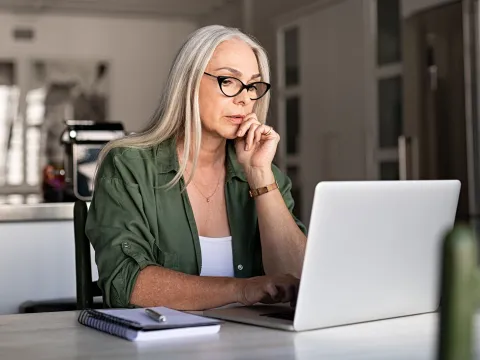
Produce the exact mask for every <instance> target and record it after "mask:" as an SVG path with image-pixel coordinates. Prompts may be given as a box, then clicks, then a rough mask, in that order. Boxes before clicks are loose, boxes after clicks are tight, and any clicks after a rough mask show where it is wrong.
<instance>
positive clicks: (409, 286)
mask: <svg viewBox="0 0 480 360" xmlns="http://www.w3.org/2000/svg"><path fill="white" fill-rule="evenodd" d="M459 193H460V182H459V181H457V180H432V181H426V180H425V181H345V182H320V183H319V184H317V186H316V188H315V194H314V199H313V206H312V212H311V218H310V225H309V232H308V240H307V247H306V251H305V258H304V263H303V269H302V276H301V279H300V287H299V290H298V297H297V303H296V307H295V309H292V308H290V307H289V306H288V305H286V304H285V305H260V304H259V305H253V306H233V307H225V308H216V309H211V310H207V311H204V312H203V314H204V315H205V316H209V317H213V318H218V319H223V320H228V321H236V322H241V323H248V324H253V325H259V326H265V327H271V328H278V329H283V330H289V331H304V330H312V329H320V328H325V327H332V326H340V325H347V324H355V323H360V322H366V321H374V320H381V319H388V318H394V317H401V316H409V315H416V314H423V313H429V312H434V311H436V310H437V309H438V306H439V300H440V273H441V271H440V270H441V269H440V266H441V249H442V243H443V237H444V235H445V233H446V232H447V231H448V230H450V229H451V228H452V227H453V225H454V221H455V214H456V210H457V205H458V198H459Z"/></svg>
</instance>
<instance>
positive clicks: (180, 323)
mask: <svg viewBox="0 0 480 360" xmlns="http://www.w3.org/2000/svg"><path fill="white" fill-rule="evenodd" d="M150 309H153V310H155V311H157V312H159V313H161V314H162V315H164V316H165V317H166V321H164V322H158V321H155V320H153V319H152V318H150V317H149V316H148V315H147V314H146V313H145V309H143V308H138V309H101V310H97V309H86V310H82V311H81V312H80V315H79V317H78V322H79V323H80V324H82V325H85V326H88V327H91V328H94V329H96V330H100V331H103V332H105V333H108V334H111V335H115V336H118V337H121V338H124V339H127V340H130V341H144V340H157V339H170V338H174V337H183V336H199V335H208V334H215V333H217V332H218V331H219V330H220V324H221V323H222V322H221V321H219V320H215V319H209V318H206V317H203V316H198V315H193V314H188V313H184V312H181V311H177V310H172V309H169V308H165V307H152V308H150Z"/></svg>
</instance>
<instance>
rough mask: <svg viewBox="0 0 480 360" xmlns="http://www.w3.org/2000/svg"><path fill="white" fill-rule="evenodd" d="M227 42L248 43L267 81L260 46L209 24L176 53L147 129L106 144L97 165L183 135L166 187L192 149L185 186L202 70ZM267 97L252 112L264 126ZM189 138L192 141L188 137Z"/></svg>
mask: <svg viewBox="0 0 480 360" xmlns="http://www.w3.org/2000/svg"><path fill="white" fill-rule="evenodd" d="M230 39H240V40H242V41H244V42H245V43H246V44H248V45H249V46H250V47H251V48H252V50H253V51H254V53H255V56H256V57H257V61H258V66H259V70H260V74H261V76H262V80H263V81H265V82H269V81H270V69H269V64H268V58H267V54H266V52H265V50H264V49H263V48H262V46H261V45H260V44H259V43H258V42H257V41H255V40H254V39H253V38H252V37H250V36H248V35H246V34H244V33H242V32H241V31H240V30H238V29H235V28H228V27H225V26H220V25H210V26H205V27H203V28H200V29H198V30H196V31H195V32H193V33H192V34H191V35H190V36H189V38H188V39H187V41H186V42H185V43H184V45H183V46H182V48H181V49H180V51H179V52H178V54H177V56H176V58H175V61H174V62H173V65H172V68H171V69H170V73H169V76H168V80H167V84H166V86H165V89H164V92H163V95H162V98H161V100H160V104H159V106H158V108H157V110H156V111H155V113H154V115H153V117H152V120H151V124H152V125H151V126H150V127H149V128H148V129H147V130H146V131H144V132H142V133H139V134H134V135H130V136H127V137H124V138H122V139H118V140H114V141H112V142H110V143H108V144H107V145H106V146H105V147H104V148H103V150H102V152H101V153H100V156H99V162H98V163H99V164H100V163H101V161H102V160H103V159H104V157H105V155H106V154H107V153H108V152H109V151H110V150H112V149H113V148H117V147H131V148H148V147H151V146H155V145H157V144H160V143H162V142H163V141H165V140H167V139H170V138H172V137H175V136H176V137H180V136H183V141H184V143H183V145H184V149H185V151H184V154H183V158H182V159H181V165H180V168H179V172H178V173H177V175H176V176H175V177H174V178H173V179H172V181H171V182H170V183H168V184H167V185H166V186H167V187H168V188H170V187H171V186H174V185H175V184H176V183H177V182H178V181H179V180H180V179H181V178H182V176H183V175H184V173H185V169H186V166H187V162H188V156H189V153H190V151H188V150H187V149H191V150H193V152H192V154H193V166H192V170H191V172H190V177H189V179H188V181H187V184H188V183H189V182H190V180H191V178H192V176H193V173H194V171H195V168H196V165H197V160H198V154H199V152H200V143H201V137H202V125H201V121H200V109H199V104H198V93H199V88H200V81H201V78H202V76H203V73H204V71H205V68H206V67H207V65H208V62H209V61H210V58H211V57H212V55H213V52H214V51H215V49H216V48H217V46H218V45H219V44H220V43H222V42H224V41H226V40H230ZM269 103H270V94H269V93H267V94H266V95H265V96H263V97H262V98H261V99H259V100H257V102H256V103H255V106H254V111H255V113H256V115H257V117H258V120H259V121H260V122H261V123H265V120H266V117H267V111H268V106H269ZM192 136H193V138H192Z"/></svg>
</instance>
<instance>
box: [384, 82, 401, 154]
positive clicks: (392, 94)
mask: <svg viewBox="0 0 480 360" xmlns="http://www.w3.org/2000/svg"><path fill="white" fill-rule="evenodd" d="M378 107H379V109H378V113H379V130H380V131H379V138H378V142H379V145H380V147H381V148H390V147H396V146H398V137H399V136H400V135H402V133H403V131H402V130H403V129H402V127H403V126H402V78H401V77H400V76H395V77H391V78H387V79H380V80H379V81H378Z"/></svg>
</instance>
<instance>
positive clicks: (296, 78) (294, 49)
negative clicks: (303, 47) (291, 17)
mask: <svg viewBox="0 0 480 360" xmlns="http://www.w3.org/2000/svg"><path fill="white" fill-rule="evenodd" d="M284 36H285V46H284V50H285V51H284V59H285V85H286V86H293V85H298V84H299V83H300V68H299V65H300V63H299V54H298V53H299V51H298V50H299V49H298V28H297V27H294V28H291V29H288V30H286V31H285V35H284Z"/></svg>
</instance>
